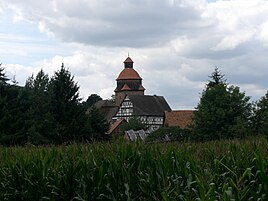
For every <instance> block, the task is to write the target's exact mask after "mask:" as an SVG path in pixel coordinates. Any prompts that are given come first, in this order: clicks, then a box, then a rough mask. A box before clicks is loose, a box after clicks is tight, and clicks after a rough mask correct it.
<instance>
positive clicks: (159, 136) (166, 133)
mask: <svg viewBox="0 0 268 201" xmlns="http://www.w3.org/2000/svg"><path fill="white" fill-rule="evenodd" d="M191 137H192V136H191V131H190V130H188V129H182V128H179V127H161V128H159V129H158V130H156V131H154V132H153V133H150V135H148V136H147V137H146V141H147V142H152V141H165V140H170V141H178V142H185V141H188V140H189V139H190V138H191Z"/></svg>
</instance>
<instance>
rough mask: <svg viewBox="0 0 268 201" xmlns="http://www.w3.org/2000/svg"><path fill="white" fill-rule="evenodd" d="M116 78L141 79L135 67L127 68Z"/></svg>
mask: <svg viewBox="0 0 268 201" xmlns="http://www.w3.org/2000/svg"><path fill="white" fill-rule="evenodd" d="M116 80H141V77H140V75H139V74H138V73H137V71H135V70H134V69H133V68H125V69H123V70H122V71H121V73H120V74H119V76H118V77H117V79H116Z"/></svg>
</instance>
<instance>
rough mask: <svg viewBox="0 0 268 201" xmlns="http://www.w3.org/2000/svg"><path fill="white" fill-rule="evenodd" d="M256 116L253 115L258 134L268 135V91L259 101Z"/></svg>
mask: <svg viewBox="0 0 268 201" xmlns="http://www.w3.org/2000/svg"><path fill="white" fill-rule="evenodd" d="M256 106H257V107H256V109H255V116H254V117H253V121H254V122H253V124H254V125H253V126H254V128H255V132H256V133H257V134H264V135H268V91H267V93H266V94H265V95H264V96H263V97H262V98H261V99H260V100H259V101H258V102H257V105H256Z"/></svg>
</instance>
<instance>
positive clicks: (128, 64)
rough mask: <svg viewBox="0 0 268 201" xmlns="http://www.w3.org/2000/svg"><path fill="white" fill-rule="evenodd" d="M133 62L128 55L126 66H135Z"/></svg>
mask: <svg viewBox="0 0 268 201" xmlns="http://www.w3.org/2000/svg"><path fill="white" fill-rule="evenodd" d="M133 63H134V62H133V61H132V59H131V58H130V57H129V56H128V57H127V58H126V60H125V61H124V64H125V68H133Z"/></svg>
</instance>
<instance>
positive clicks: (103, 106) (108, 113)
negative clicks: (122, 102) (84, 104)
mask: <svg viewBox="0 0 268 201" xmlns="http://www.w3.org/2000/svg"><path fill="white" fill-rule="evenodd" d="M94 106H95V107H96V108H97V109H99V110H100V111H101V112H102V114H103V115H104V117H105V119H106V120H107V121H108V122H109V123H110V122H111V121H112V118H113V116H114V115H115V114H116V113H117V111H118V109H119V108H118V106H116V105H115V104H114V103H112V102H111V101H109V100H100V101H98V102H97V103H95V104H94Z"/></svg>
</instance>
